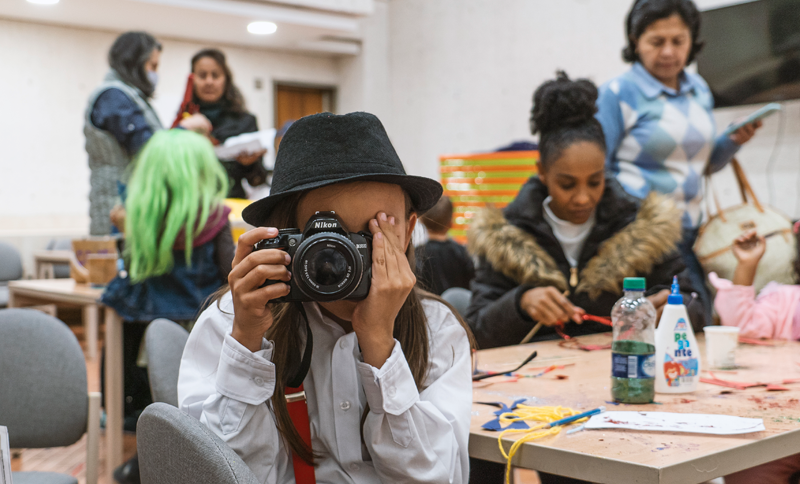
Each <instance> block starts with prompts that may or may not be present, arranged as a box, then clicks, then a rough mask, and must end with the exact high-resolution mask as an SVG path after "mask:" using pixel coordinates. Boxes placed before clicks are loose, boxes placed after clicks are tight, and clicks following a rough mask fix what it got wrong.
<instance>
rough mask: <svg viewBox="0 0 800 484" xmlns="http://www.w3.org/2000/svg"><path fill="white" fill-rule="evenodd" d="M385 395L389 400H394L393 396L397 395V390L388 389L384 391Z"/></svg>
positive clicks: (393, 388)
mask: <svg viewBox="0 0 800 484" xmlns="http://www.w3.org/2000/svg"><path fill="white" fill-rule="evenodd" d="M386 394H387V395H389V398H394V396H395V395H397V389H396V388H395V387H389V388H388V389H387V390H386Z"/></svg>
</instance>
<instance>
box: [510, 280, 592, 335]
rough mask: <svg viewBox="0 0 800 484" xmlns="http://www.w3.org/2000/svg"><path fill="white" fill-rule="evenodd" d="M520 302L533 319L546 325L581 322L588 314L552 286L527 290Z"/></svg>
mask: <svg viewBox="0 0 800 484" xmlns="http://www.w3.org/2000/svg"><path fill="white" fill-rule="evenodd" d="M519 303H520V306H521V307H522V310H523V311H525V312H526V313H528V316H530V317H531V319H533V320H534V321H536V322H539V323H542V324H543V325H545V326H555V325H557V324H560V323H565V322H567V321H569V320H572V321H574V322H576V323H577V324H581V323H583V319H582V316H583V315H584V314H586V312H585V311H584V310H583V309H581V308H579V307H577V306H573V305H572V303H571V302H569V299H567V297H566V296H565V295H563V294H562V293H561V292H559V290H558V289H556V288H555V287H552V286H548V287H536V288H533V289H529V290H527V291H525V294H523V295H522V298H521V299H520V302H519Z"/></svg>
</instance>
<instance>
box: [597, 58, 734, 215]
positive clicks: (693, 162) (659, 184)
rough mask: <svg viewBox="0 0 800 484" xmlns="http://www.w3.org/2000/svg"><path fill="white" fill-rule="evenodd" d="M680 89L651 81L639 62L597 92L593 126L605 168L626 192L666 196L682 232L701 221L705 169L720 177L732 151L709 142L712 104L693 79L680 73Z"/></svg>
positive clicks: (723, 143)
mask: <svg viewBox="0 0 800 484" xmlns="http://www.w3.org/2000/svg"><path fill="white" fill-rule="evenodd" d="M679 84H680V89H679V90H678V91H676V90H675V89H671V88H669V87H667V86H665V85H664V84H662V83H661V82H659V81H658V80H657V79H656V78H655V77H653V76H652V75H651V74H650V73H649V72H647V69H645V68H644V66H642V64H641V63H638V62H637V63H636V64H634V65H633V67H632V68H631V69H630V70H629V71H628V72H626V73H625V74H622V75H621V76H619V77H617V78H615V79H612V80H611V81H609V82H607V83H605V84H603V85H602V86H601V87H600V95H599V98H598V100H597V107H598V112H597V115H596V117H597V120H598V121H600V124H601V125H602V126H603V132H604V133H605V137H606V168H607V169H608V170H609V171H610V172H611V174H613V175H614V176H615V177H616V178H617V180H618V181H619V182H620V184H622V186H623V187H624V188H625V191H627V192H628V193H630V194H632V195H634V196H637V197H640V198H644V197H646V196H647V194H648V193H650V192H651V191H657V192H659V193H663V194H667V195H671V196H673V197H674V199H675V201H676V202H677V203H678V205H679V206H680V207H681V208H683V209H684V215H683V226H684V228H687V229H693V228H696V227H697V226H699V225H700V222H701V221H702V220H701V219H702V212H701V207H702V201H703V186H702V177H703V172H704V171H705V169H706V166H707V165H708V164H709V163H710V164H711V171H712V172H716V171H718V170H721V169H722V168H723V167H724V166H725V165H726V164H727V163H728V162H729V161H730V160H731V158H732V157H733V155H734V154H735V153H736V151H738V149H739V145H737V144H736V143H734V142H733V140H731V139H730V137H729V136H719V137H717V138H715V133H716V127H715V123H714V117H713V115H712V113H711V110H712V108H713V107H714V99H713V97H712V96H711V91H710V90H709V88H708V85H707V84H706V82H705V81H704V80H703V78H702V77H700V76H699V75H697V74H693V73H690V72H686V71H684V72H683V74H682V75H681V80H680V83H679Z"/></svg>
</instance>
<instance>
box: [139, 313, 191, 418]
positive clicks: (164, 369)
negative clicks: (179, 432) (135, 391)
mask: <svg viewBox="0 0 800 484" xmlns="http://www.w3.org/2000/svg"><path fill="white" fill-rule="evenodd" d="M187 339H189V332H188V331H186V330H185V329H183V327H182V326H181V325H179V324H178V323H174V322H172V321H170V320H169V319H156V320H155V321H153V322H152V323H150V325H149V326H147V331H146V332H145V334H144V346H145V351H146V352H147V376H148V377H149V379H150V392H151V393H152V394H153V401H154V402H164V403H168V404H170V405H172V406H174V407H177V406H178V370H180V367H181V355H183V347H184V346H186V340H187Z"/></svg>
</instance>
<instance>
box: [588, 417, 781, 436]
mask: <svg viewBox="0 0 800 484" xmlns="http://www.w3.org/2000/svg"><path fill="white" fill-rule="evenodd" d="M586 428H587V429H631V430H652V431H657V432H691V433H696V434H715V435H735V434H747V433H750V432H761V431H763V430H765V428H764V421H763V420H762V419H760V418H743V417H735V416H733V415H705V414H699V413H669V412H605V413H601V414H599V415H595V416H593V417H592V418H590V419H589V421H588V422H587V423H586Z"/></svg>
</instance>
